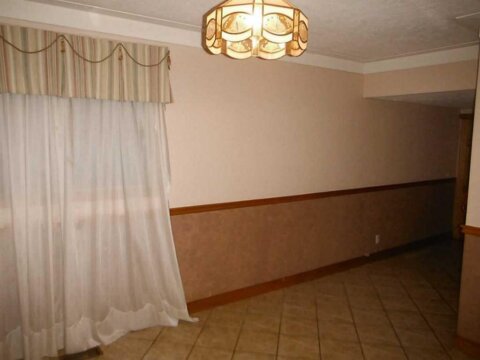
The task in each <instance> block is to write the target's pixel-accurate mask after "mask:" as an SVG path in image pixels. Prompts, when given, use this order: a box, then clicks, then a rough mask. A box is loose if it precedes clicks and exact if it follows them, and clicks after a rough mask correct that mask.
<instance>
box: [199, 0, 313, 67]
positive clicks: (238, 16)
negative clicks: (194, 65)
mask: <svg viewBox="0 0 480 360" xmlns="http://www.w3.org/2000/svg"><path fill="white" fill-rule="evenodd" d="M307 44H308V19H307V17H306V16H305V15H304V14H303V13H302V11H301V10H300V9H298V8H295V7H294V6H292V5H291V4H290V3H289V2H287V1H285V0H227V1H225V2H223V3H221V4H220V5H218V6H217V7H216V8H214V9H213V10H212V11H210V12H209V13H208V14H207V15H206V16H205V17H204V45H205V47H206V48H207V49H208V51H210V52H211V53H212V54H215V55H218V54H225V55H227V56H230V57H232V58H235V59H247V58H250V57H259V58H262V59H267V60H273V59H279V58H281V57H283V56H285V55H289V56H300V55H302V54H303V53H304V51H305V50H306V49H307Z"/></svg>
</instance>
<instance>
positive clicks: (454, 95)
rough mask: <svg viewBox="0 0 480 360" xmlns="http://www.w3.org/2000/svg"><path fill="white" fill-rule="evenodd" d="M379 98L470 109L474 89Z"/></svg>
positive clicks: (472, 105) (473, 100) (472, 104)
mask: <svg viewBox="0 0 480 360" xmlns="http://www.w3.org/2000/svg"><path fill="white" fill-rule="evenodd" d="M380 99H383V100H393V101H402V102H409V103H418V104H425V105H433V106H444V107H452V108H457V109H462V110H472V109H473V108H474V103H475V90H462V91H446V92H436V93H423V94H408V95H397V96H386V97H381V98H380Z"/></svg>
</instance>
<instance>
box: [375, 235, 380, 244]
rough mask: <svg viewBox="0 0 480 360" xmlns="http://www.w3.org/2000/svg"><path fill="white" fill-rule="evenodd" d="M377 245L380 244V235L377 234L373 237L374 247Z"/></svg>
mask: <svg viewBox="0 0 480 360" xmlns="http://www.w3.org/2000/svg"><path fill="white" fill-rule="evenodd" d="M378 244H380V235H379V234H377V235H375V245H378Z"/></svg>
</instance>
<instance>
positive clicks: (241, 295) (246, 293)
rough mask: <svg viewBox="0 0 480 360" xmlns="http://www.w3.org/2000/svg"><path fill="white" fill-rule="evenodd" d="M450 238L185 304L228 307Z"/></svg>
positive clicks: (195, 309) (197, 307) (198, 307)
mask: <svg viewBox="0 0 480 360" xmlns="http://www.w3.org/2000/svg"><path fill="white" fill-rule="evenodd" d="M450 237H451V235H450V233H446V234H442V235H438V236H432V237H429V238H426V239H423V240H418V241H415V242H412V243H409V244H406V245H401V246H397V247H395V248H391V249H387V250H382V251H379V252H377V253H375V254H372V255H371V256H369V257H366V256H362V257H358V258H354V259H351V260H347V261H343V262H340V263H337V264H333V265H327V266H324V267H321V268H318V269H315V270H311V271H306V272H303V273H300V274H295V275H291V276H287V277H284V278H281V279H277V280H273V281H269V282H266V283H263V284H258V285H253V286H249V287H246V288H243V289H238V290H234V291H229V292H226V293H223V294H219V295H214V296H212V297H209V298H205V299H200V300H195V301H191V302H189V303H188V311H189V312H190V313H196V312H199V311H203V310H207V309H210V308H213V307H216V306H221V305H225V304H229V303H232V302H236V301H240V300H244V299H247V298H250V297H253V296H257V295H261V294H265V293H267V292H271V291H274V290H278V289H282V288H285V287H289V286H292V285H296V284H300V283H302V282H306V281H310V280H315V279H318V278H320V277H323V276H326V275H331V274H334V273H337V272H341V271H345V270H348V269H351V268H353V267H357V266H361V265H365V264H368V263H370V262H374V261H378V260H383V259H386V258H388V257H391V256H394V255H398V254H402V253H404V252H408V251H412V250H417V249H420V248H423V247H425V246H429V245H432V244H435V243H438V242H442V241H446V240H448V239H449V238H450Z"/></svg>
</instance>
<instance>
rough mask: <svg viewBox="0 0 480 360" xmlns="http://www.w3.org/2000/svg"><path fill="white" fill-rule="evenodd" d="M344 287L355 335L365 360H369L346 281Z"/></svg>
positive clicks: (343, 283)
mask: <svg viewBox="0 0 480 360" xmlns="http://www.w3.org/2000/svg"><path fill="white" fill-rule="evenodd" d="M342 286H343V291H344V292H345V297H346V298H347V304H348V310H349V311H350V316H351V317H352V321H353V327H354V328H355V333H356V334H357V340H358V344H359V345H360V351H361V352H362V356H363V359H364V360H365V359H367V357H366V356H365V351H364V350H363V346H362V341H361V340H360V333H359V332H358V329H357V323H356V321H355V317H354V315H353V310H352V303H351V302H350V296H349V295H348V291H347V287H346V286H345V282H344V281H342Z"/></svg>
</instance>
